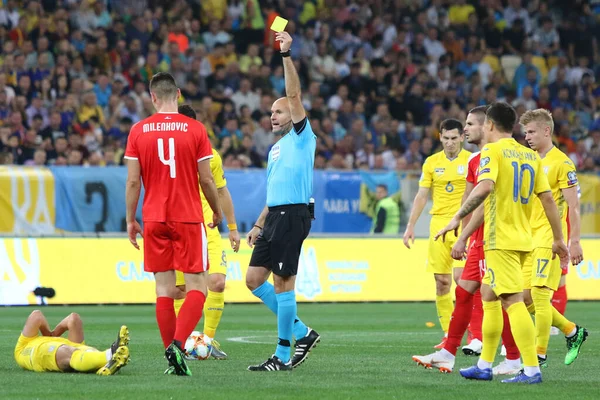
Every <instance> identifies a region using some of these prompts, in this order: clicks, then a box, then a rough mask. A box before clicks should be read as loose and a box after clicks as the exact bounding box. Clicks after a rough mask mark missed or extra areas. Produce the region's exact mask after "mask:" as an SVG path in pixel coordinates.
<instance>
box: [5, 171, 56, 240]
mask: <svg viewBox="0 0 600 400" xmlns="http://www.w3.org/2000/svg"><path fill="white" fill-rule="evenodd" d="M54 205H55V202H54V177H53V176H52V174H51V173H50V171H49V170H48V169H47V168H30V167H5V166H0V233H9V234H15V235H40V234H51V233H54V231H55V229H54V226H55V215H56V212H55V206H54Z"/></svg>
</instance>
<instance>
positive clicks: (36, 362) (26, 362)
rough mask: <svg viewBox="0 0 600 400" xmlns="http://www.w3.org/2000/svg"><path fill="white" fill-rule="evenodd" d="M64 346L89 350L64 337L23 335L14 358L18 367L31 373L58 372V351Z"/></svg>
mask: <svg viewBox="0 0 600 400" xmlns="http://www.w3.org/2000/svg"><path fill="white" fill-rule="evenodd" d="M62 345H67V346H71V347H75V348H78V349H79V348H87V347H88V346H86V345H84V344H82V343H75V342H72V341H70V340H69V339H67V338H64V337H53V336H41V335H37V336H32V337H27V336H23V334H21V335H20V336H19V340H18V341H17V345H16V347H15V351H14V356H15V361H16V362H17V365H18V366H19V367H21V368H23V369H26V370H29V371H58V370H60V368H58V366H57V365H56V355H55V354H56V351H57V350H58V348H59V347H60V346H62Z"/></svg>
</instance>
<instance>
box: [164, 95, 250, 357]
mask: <svg viewBox="0 0 600 400" xmlns="http://www.w3.org/2000/svg"><path fill="white" fill-rule="evenodd" d="M178 111H179V113H180V114H183V115H185V116H186V117H188V118H192V119H196V112H195V111H194V109H193V108H192V107H191V106H189V105H182V106H179V110H178ZM212 153H213V158H211V159H210V170H211V172H212V174H213V177H214V179H215V185H216V186H217V191H218V193H219V197H220V199H221V206H222V207H223V213H224V214H225V218H226V219H227V227H228V228H229V241H230V243H231V248H232V249H233V251H235V252H237V251H238V250H239V248H240V234H239V233H238V230H237V225H236V222H235V214H234V211H233V202H232V200H231V194H230V193H229V190H228V189H227V181H226V180H225V174H224V172H223V161H222V160H221V156H220V155H219V153H218V152H217V151H216V150H215V149H213V151H212ZM200 197H201V198H202V212H203V213H204V218H205V221H210V220H211V219H212V210H211V209H210V206H208V202H207V201H206V199H205V198H204V194H203V193H202V192H200ZM206 233H207V238H208V264H209V270H208V274H209V278H208V295H207V296H206V302H205V303H204V341H205V342H206V344H207V345H208V346H209V347H210V349H211V356H212V357H213V358H216V359H219V360H224V359H226V358H227V354H226V353H225V352H224V351H223V350H221V346H220V345H219V342H217V341H216V340H214V338H215V335H216V332H217V327H218V326H219V322H220V321H221V316H222V315H223V307H224V306H225V295H224V291H225V279H226V277H227V259H226V257H225V251H224V250H223V246H222V245H221V234H220V233H219V229H218V228H217V227H215V228H213V229H207V232H206ZM176 285H177V287H178V288H179V289H180V291H179V293H178V298H176V299H175V313H177V314H178V313H179V309H180V308H181V305H182V304H183V300H184V299H185V280H184V279H183V274H182V273H181V272H179V271H176Z"/></svg>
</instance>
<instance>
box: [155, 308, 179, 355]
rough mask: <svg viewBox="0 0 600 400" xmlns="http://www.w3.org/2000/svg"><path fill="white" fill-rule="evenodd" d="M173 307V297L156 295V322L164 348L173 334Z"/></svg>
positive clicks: (174, 320) (170, 340)
mask: <svg viewBox="0 0 600 400" xmlns="http://www.w3.org/2000/svg"><path fill="white" fill-rule="evenodd" d="M176 321H177V317H176V316H175V309H174V308H173V299H172V298H170V297H158V298H157V299H156V322H157V323H158V330H159V331H160V337H161V338H162V341H163V345H164V346H165V349H166V348H167V347H169V344H171V342H172V341H173V337H174V336H175V322H176Z"/></svg>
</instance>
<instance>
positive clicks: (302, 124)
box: [294, 117, 308, 135]
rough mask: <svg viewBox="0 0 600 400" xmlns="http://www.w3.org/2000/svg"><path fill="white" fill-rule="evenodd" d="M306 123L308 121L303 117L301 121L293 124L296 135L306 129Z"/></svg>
mask: <svg viewBox="0 0 600 400" xmlns="http://www.w3.org/2000/svg"><path fill="white" fill-rule="evenodd" d="M307 121H308V119H307V118H306V117H304V118H303V119H302V121H300V122H297V123H295V124H294V130H295V131H296V134H298V135H299V134H301V133H302V131H303V130H304V128H306V122H307Z"/></svg>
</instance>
